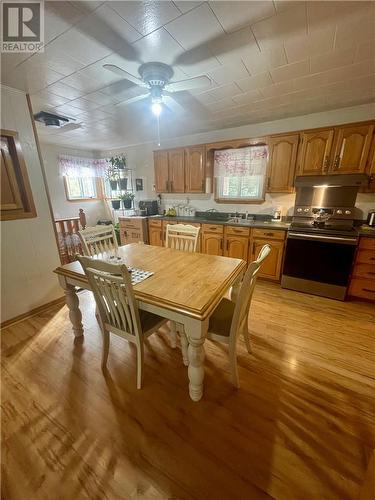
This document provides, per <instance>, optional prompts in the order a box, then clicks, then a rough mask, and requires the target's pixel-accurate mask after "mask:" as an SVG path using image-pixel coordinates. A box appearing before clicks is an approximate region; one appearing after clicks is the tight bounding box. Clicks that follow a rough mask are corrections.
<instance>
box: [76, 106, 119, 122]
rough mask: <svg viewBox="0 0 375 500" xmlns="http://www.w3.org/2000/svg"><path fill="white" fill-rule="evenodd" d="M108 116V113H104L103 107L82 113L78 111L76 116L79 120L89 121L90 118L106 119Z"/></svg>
mask: <svg viewBox="0 0 375 500" xmlns="http://www.w3.org/2000/svg"><path fill="white" fill-rule="evenodd" d="M104 109H105V108H104ZM110 116H111V115H110V114H109V113H106V112H105V111H104V110H103V109H93V110H90V111H84V112H83V113H80V114H79V115H78V118H79V119H80V120H81V119H83V120H85V121H90V120H105V119H108V118H109V117H110ZM103 126H105V125H103Z"/></svg>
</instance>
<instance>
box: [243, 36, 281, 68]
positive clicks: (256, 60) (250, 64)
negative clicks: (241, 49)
mask: <svg viewBox="0 0 375 500" xmlns="http://www.w3.org/2000/svg"><path fill="white" fill-rule="evenodd" d="M242 60H243V62H244V64H245V66H246V68H247V69H248V71H249V73H250V75H255V74H258V73H264V72H267V71H269V70H270V69H272V68H277V67H278V66H284V65H285V64H287V62H288V61H287V59H286V55H285V50H284V46H283V45H282V44H281V45H279V46H277V47H274V48H272V49H271V50H262V51H260V50H259V49H258V47H252V49H251V50H250V51H248V52H247V53H246V54H245V55H244V56H243V57H242Z"/></svg>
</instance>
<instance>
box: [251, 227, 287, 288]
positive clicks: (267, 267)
mask: <svg viewBox="0 0 375 500" xmlns="http://www.w3.org/2000/svg"><path fill="white" fill-rule="evenodd" d="M284 240H285V231H280V230H270V231H269V230H263V229H253V232H252V238H251V244H250V248H249V261H253V260H255V259H256V258H257V257H258V254H259V252H260V251H261V249H262V247H263V246H264V245H267V244H268V245H270V247H271V252H270V254H269V255H268V257H267V259H266V260H265V261H264V262H263V264H262V267H261V270H260V271H259V277H260V278H266V279H269V280H272V281H280V277H281V268H282V263H283V256H284Z"/></svg>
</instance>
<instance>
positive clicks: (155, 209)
mask: <svg viewBox="0 0 375 500" xmlns="http://www.w3.org/2000/svg"><path fill="white" fill-rule="evenodd" d="M139 210H146V214H145V215H158V213H159V206H158V202H157V200H142V201H140V202H139Z"/></svg>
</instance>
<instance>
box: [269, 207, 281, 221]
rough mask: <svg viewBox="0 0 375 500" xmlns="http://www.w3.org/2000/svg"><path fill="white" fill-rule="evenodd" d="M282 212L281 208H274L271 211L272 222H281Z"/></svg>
mask: <svg viewBox="0 0 375 500" xmlns="http://www.w3.org/2000/svg"><path fill="white" fill-rule="evenodd" d="M282 211H283V207H275V208H274V209H273V216H272V220H273V221H274V222H281V213H282Z"/></svg>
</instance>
